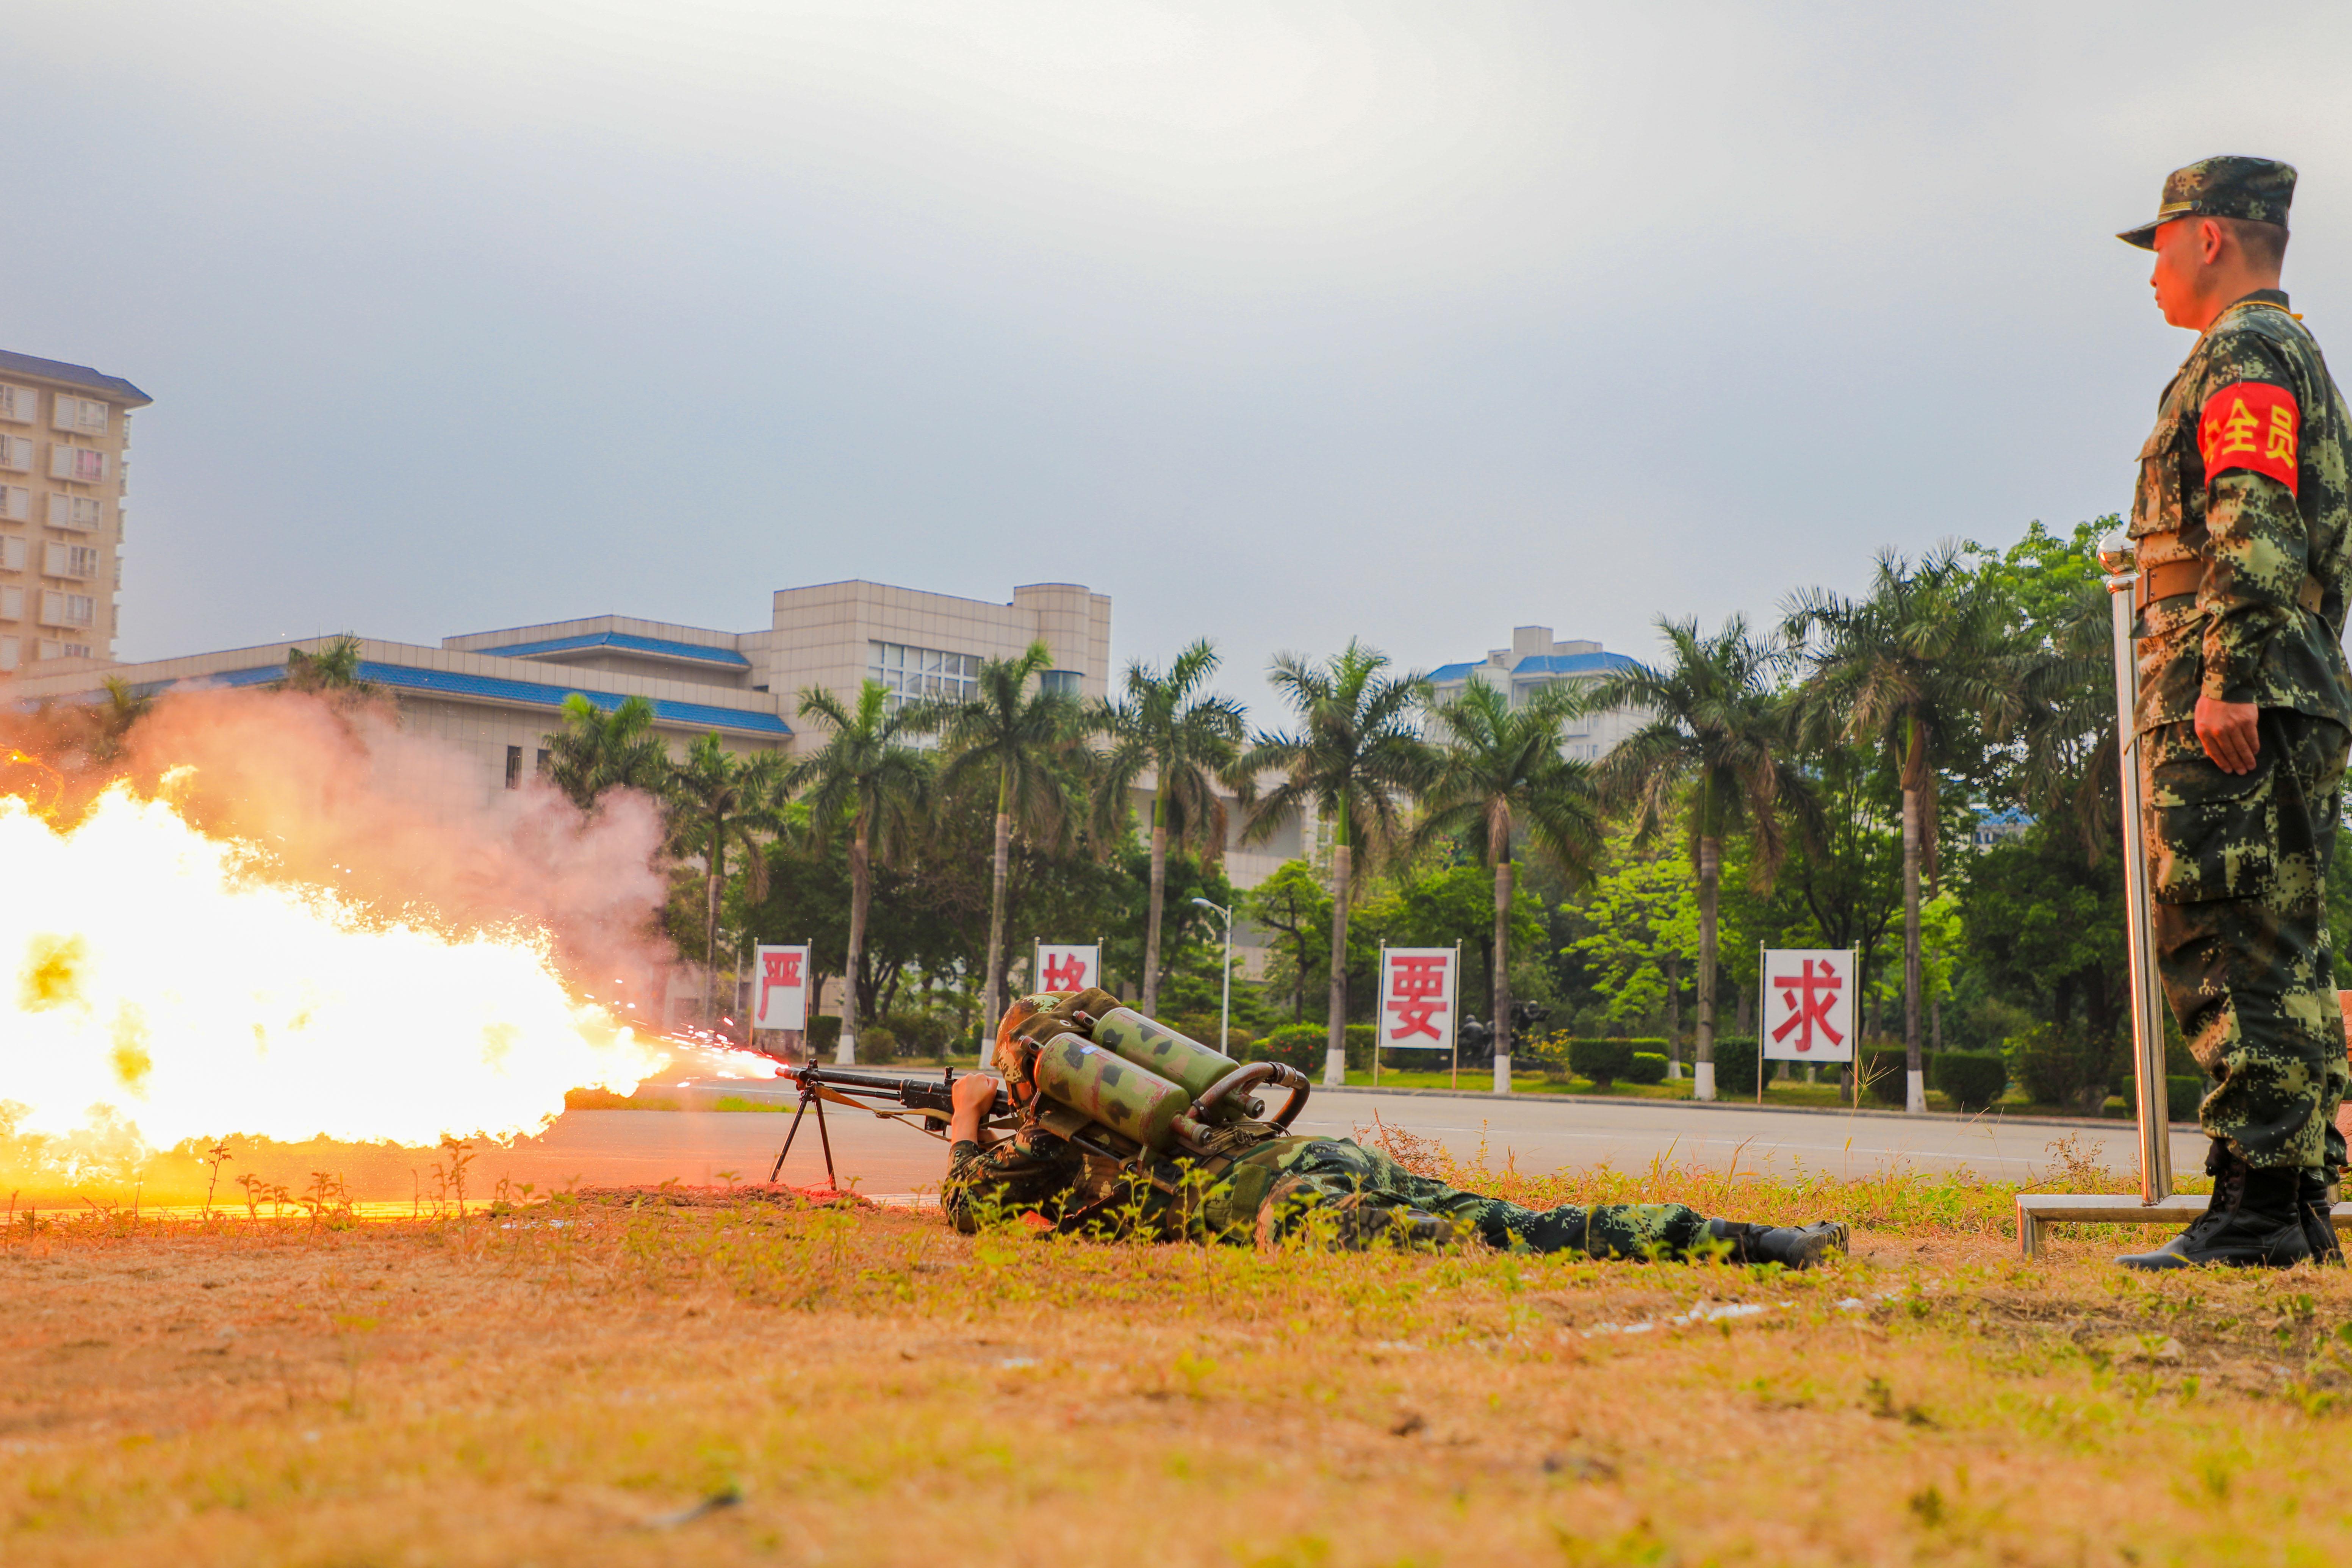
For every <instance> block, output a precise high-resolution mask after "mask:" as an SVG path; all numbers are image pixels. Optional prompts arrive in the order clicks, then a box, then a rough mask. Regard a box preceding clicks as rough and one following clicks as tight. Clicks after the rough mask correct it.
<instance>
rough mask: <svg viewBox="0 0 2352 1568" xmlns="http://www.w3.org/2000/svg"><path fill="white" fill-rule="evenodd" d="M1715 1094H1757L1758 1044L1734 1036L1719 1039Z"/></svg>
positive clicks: (1716, 1054)
mask: <svg viewBox="0 0 2352 1568" xmlns="http://www.w3.org/2000/svg"><path fill="white" fill-rule="evenodd" d="M1715 1092H1716V1093H1717V1094H1746V1095H1752V1094H1754V1093H1755V1092H1756V1042H1755V1041H1754V1040H1751V1039H1744V1038H1741V1037H1737V1036H1734V1037H1731V1038H1728V1039H1726V1038H1723V1037H1717V1039H1716V1042H1715Z"/></svg>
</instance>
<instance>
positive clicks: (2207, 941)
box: [2141, 708, 2352, 1179]
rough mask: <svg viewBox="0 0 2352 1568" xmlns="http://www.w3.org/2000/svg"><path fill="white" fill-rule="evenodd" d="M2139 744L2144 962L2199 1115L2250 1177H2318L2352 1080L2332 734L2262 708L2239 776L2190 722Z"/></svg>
mask: <svg viewBox="0 0 2352 1568" xmlns="http://www.w3.org/2000/svg"><path fill="white" fill-rule="evenodd" d="M2141 743H2142V745H2143V746H2144V747H2145V748H2146V754H2145V756H2144V758H2143V763H2142V765H2143V768H2144V770H2145V772H2144V773H2143V777H2144V779H2145V780H2146V782H2147V837H2148V846H2149V855H2150V858H2151V862H2152V864H2151V876H2150V881H2151V885H2152V887H2153V889H2154V891H2155V902H2156V910H2155V913H2156V921H2155V933H2156V948H2157V958H2158V968H2159V969H2160V971H2161V972H2162V973H2163V977H2164V990H2165V995H2166V999H2167V1000H2168V1001H2169V1002H2170V1004H2171V1005H2172V1013H2173V1016H2174V1017H2176V1018H2178V1019H2179V1021H2180V1028H2181V1032H2182V1034H2183V1035H2185V1036H2186V1037H2188V1041H2189V1049H2190V1050H2191V1051H2192V1052H2194V1053H2195V1055H2196V1057H2197V1060H2198V1062H2199V1063H2200V1065H2202V1066H2203V1067H2204V1068H2205V1070H2206V1071H2207V1072H2209V1073H2210V1074H2211V1075H2212V1076H2213V1077H2214V1078H2215V1079H2218V1080H2219V1081H2218V1084H2217V1086H2216V1087H2215V1089H2213V1092H2212V1093H2210V1094H2209V1095H2207V1096H2206V1097H2205V1102H2204V1104H2203V1105H2202V1106H2200V1108H2199V1120H2200V1122H2201V1123H2202V1124H2203V1126H2204V1129H2205V1131H2206V1132H2207V1133H2208V1134H2209V1135H2210V1136H2212V1137H2215V1138H2219V1139H2223V1140H2226V1141H2227V1142H2228V1143H2229V1144H2230V1146H2231V1149H2232V1150H2234V1151H2235V1152H2237V1154H2238V1155H2239V1157H2240V1158H2242V1159H2243V1160H2244V1161H2245V1162H2246V1163H2247V1164H2248V1165H2250V1166H2252V1167H2253V1168H2254V1169H2256V1170H2263V1169H2268V1168H2271V1167H2273V1166H2294V1167H2299V1168H2308V1169H2315V1170H2317V1169H2324V1170H2325V1171H2326V1173H2327V1174H2328V1176H2329V1177H2330V1178H2331V1179H2332V1178H2333V1177H2334V1175H2335V1174H2336V1173H2337V1172H2338V1171H2340V1170H2341V1169H2342V1167H2343V1163H2344V1140H2343V1137H2342V1135H2341V1134H2339V1133H2338V1132H2337V1131H2336V1125H2335V1122H2336V1107H2337V1105H2338V1104H2339V1103H2340V1102H2341V1101H2342V1100H2343V1098H2344V1092H2345V1087H2346V1083H2347V1076H2352V1075H2347V1068H2346V1063H2345V1054H2344V1029H2343V1023H2342V1015H2341V1013H2340V1011H2339V1010H2338V1008H2337V1005H2336V977H2335V962H2334V959H2333V957H2332V955H2331V952H2330V943H2329V940H2328V931H2327V901H2326V900H2327V872H2328V860H2329V858H2330V852H2331V851H2332V850H2333V848H2334V847H2335V843H2336V813H2337V808H2338V805H2339V804H2340V802H2339V795H2340V794H2341V788H2342V781H2343V777H2344V765H2345V756H2346V751H2347V737H2346V734H2345V731H2343V729H2342V728H2340V727H2339V726H2337V725H2336V724H2334V723H2332V722H2330V721H2327V720H2325V719H2315V718H2312V717H2311V716H2309V715H2307V714H2303V713H2297V712H2294V711H2293V710H2287V709H2275V708H2266V709H2264V710H2263V712H2262V719H2261V747H2260V750H2259V752H2258V753H2257V757H2256V761H2255V766H2254V771H2253V772H2252V773H2245V774H2231V773H2223V772H2222V771H2221V769H2220V768H2218V767H2216V766H2215V765H2214V764H2213V763H2212V762H2211V761H2210V759H2209V758H2207V757H2206V755H2205V753H2204V750H2203V748H2202V747H2200V745H2199V744H2198V743H2197V732H2196V726H2195V725H2193V724H2170V725H2166V726H2164V727H2162V728H2160V729H2158V730H2153V731H2148V732H2147V734H2146V735H2143V736H2142V737H2141Z"/></svg>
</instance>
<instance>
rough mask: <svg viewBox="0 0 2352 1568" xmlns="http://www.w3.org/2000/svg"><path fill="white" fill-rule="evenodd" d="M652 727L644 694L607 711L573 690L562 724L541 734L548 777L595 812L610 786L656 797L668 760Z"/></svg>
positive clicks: (575, 802)
mask: <svg viewBox="0 0 2352 1568" xmlns="http://www.w3.org/2000/svg"><path fill="white" fill-rule="evenodd" d="M653 725H654V705H653V704H652V703H650V702H648V701H646V700H645V699H644V698H642V697H625V698H623V699H622V700H621V704H620V706H619V707H617V708H614V709H611V710H605V709H603V708H599V707H597V706H596V705H595V704H594V703H593V702H591V701H589V700H588V699H587V698H585V697H583V696H582V695H581V694H580V693H579V692H577V691H575V692H573V693H572V695H570V696H569V697H566V698H565V699H564V700H563V728H562V729H561V730H558V731H553V732H552V733H550V734H546V735H542V736H541V737H540V738H541V740H543V741H545V742H547V776H548V778H549V779H550V780H551V782H552V783H553V784H554V785H555V787H556V788H558V789H560V790H562V792H563V793H564V794H565V795H568V796H570V797H571V800H572V805H576V806H578V807H579V808H580V809H581V810H583V811H593V810H594V809H595V807H596V802H597V799H598V798H599V797H600V796H602V795H604V792H605V791H606V790H609V789H634V790H642V791H643V792H645V793H646V795H653V796H656V798H658V797H659V796H660V795H662V793H663V790H664V788H665V787H666V786H667V784H668V782H669V777H670V763H669V752H667V750H666V749H665V748H664V747H663V745H662V742H661V737H659V736H658V735H656V734H655V733H653Z"/></svg>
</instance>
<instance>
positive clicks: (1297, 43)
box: [0, 0, 2352, 718]
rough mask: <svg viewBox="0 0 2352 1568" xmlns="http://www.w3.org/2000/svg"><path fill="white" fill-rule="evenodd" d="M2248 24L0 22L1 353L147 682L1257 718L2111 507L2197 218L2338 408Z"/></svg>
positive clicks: (2330, 314) (2333, 200)
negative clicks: (45, 382)
mask: <svg viewBox="0 0 2352 1568" xmlns="http://www.w3.org/2000/svg"><path fill="white" fill-rule="evenodd" d="M2221 15H2222V14H2221V13H2217V12H2215V11H2214V10H2213V9H2212V8H2211V7H2210V6H2200V5H2180V6H2166V5H2150V4H2146V3H2140V4H2133V5H2116V6H2113V7H2098V6H2093V5H2065V6H2053V5H2047V4H2038V5H2020V6H2014V7H2003V6H1971V7H1949V6H1944V7H1927V6H1888V5H1853V6H1837V5H1806V6H1802V7H1799V6H1795V5H1788V6H1776V7H1768V6H1761V5H1757V6H1744V5H1660V6H1648V7H1630V6H1625V5H1608V6H1600V5H1593V6H1580V5H1559V4H1549V5H1524V6H1514V5H1465V4H1445V5H1434V4H1421V5H1398V6H1391V5H1304V4H1294V5H1285V4H1276V3H1269V0H1246V3H1243V4H1236V5H1149V4H1122V3H1118V0H1076V3H1070V4H1047V3H1039V4H1028V5H989V4H980V3H975V0H942V3H937V4H933V3H915V0H905V3H893V0H845V3H842V4H835V5H817V4H794V3H792V0H743V3H740V4H734V3H726V4H720V3H704V0H658V3H656V0H643V3H637V0H630V3H619V0H610V3H605V0H541V3H536V4H513V3H501V0H402V3H401V4H399V5H381V4H374V3H365V4H321V3H320V0H302V3H297V4H268V3H246V4H235V3H227V0H207V3H205V4H200V5H189V4H179V3H163V0H153V3H127V4H123V3H118V4H107V3H103V0H60V3H47V0H15V3H14V4H12V5H9V7H8V14H7V25H6V27H5V40H0V59H5V62H6V64H7V66H8V67H9V69H8V72H7V77H8V80H9V83H10V90H9V93H8V96H7V106H8V112H7V114H6V116H5V119H6V122H7V123H8V125H9V126H10V128H11V134H10V135H9V136H8V137H7V138H6V139H5V141H6V144H7V146H8V149H9V153H8V154H7V155H6V156H5V158H0V163H4V164H5V167H6V169H7V171H8V184H9V185H10V188H11V199H10V201H9V204H8V206H9V211H10V213H11V215H12V219H13V221H12V223H11V225H10V242H9V243H8V244H7V245H6V246H5V247H0V347H7V348H13V349H16V350H19V351H22V352H26V353H36V354H42V355H47V356H49V357H52V358H57V359H63V360H70V361H75V362H79V363H89V364H94V365H97V366H98V367H100V368H101V369H103V370H105V371H108V372H110V373H111V374H118V375H122V376H126V377H128V378H130V379H131V380H132V381H134V382H136V383H138V384H140V385H141V386H142V387H143V388H145V389H146V390H147V392H148V393H149V394H150V395H152V396H153V397H154V399H155V405H154V406H153V407H152V408H151V409H149V410H147V411H145V412H143V413H142V414H141V415H139V416H138V417H137V420H136V422H135V427H136V436H135V448H134V453H133V458H132V462H131V496H132V506H131V514H130V516H131V525H130V533H129V539H128V546H127V551H126V567H125V574H124V582H123V593H122V637H121V654H122V656H123V657H125V658H157V657H163V656H168V655H174V654H182V653H192V652H199V651H203V650H205V649H210V648H215V647H232V646H236V645H240V644H244V643H248V642H253V641H259V640H265V639H268V638H273V637H279V636H282V635H307V634H310V633H314V632H322V631H334V630H341V629H346V628H348V629H352V630H355V631H359V632H362V633H365V634H367V635H371V636H375V637H394V638H403V639H409V640H415V641H419V642H427V643H431V642H437V641H438V640H439V639H440V637H443V636H445V635H446V634H449V633H453V632H460V631H467V630H477V629H487V628H490V627H495V626H511V625H517V624H522V623H528V622H532V621H542V620H553V619H559V618H563V617H569V616H583V615H594V614H600V613H604V612H617V613H621V614H625V615H634V616H648V617H652V618H656V619H663V620H674V621H683V622H688V623H691V624H696V625H701V626H719V627H725V628H729V629H734V630H746V629H751V628H753V627H756V626H764V625H766V624H767V622H768V618H769V613H770V612H769V600H768V594H769V592H770V591H771V590H772V589H774V588H777V587H782V586H786V585H791V584H803V583H817V582H825V581H829V580H832V579H835V578H841V577H867V578H874V579H877V580H879V581H882V582H887V583H897V584H908V585H910V586H915V587H920V588H928V589H934V590H938V591H940V592H944V593H952V594H962V595H971V596H973V597H978V598H985V599H994V600H998V601H1003V600H1004V599H1007V598H1009V597H1010V595H1011V590H1012V588H1013V584H1018V583H1028V582H1037V581H1077V582H1083V583H1086V584H1090V585H1092V586H1093V587H1095V588H1096V589H1097V590H1099V591H1103V592H1108V593H1109V594H1110V595H1113V598H1114V601H1115V603H1114V612H1113V613H1114V620H1113V639H1114V640H1113V654H1114V657H1115V658H1117V659H1118V661H1120V662H1121V663H1124V662H1125V661H1126V660H1128V659H1130V658H1148V659H1153V660H1164V659H1165V658H1167V657H1168V655H1169V654H1170V653H1171V652H1172V651H1173V650H1174V649H1175V648H1176V647H1178V646H1180V645H1181V643H1182V642H1184V641H1186V640H1188V639H1190V638H1192V637H1201V636H1207V637H1213V638H1214V639H1215V640H1216V642H1217V644H1218V646H1219V647H1220V648H1221V649H1222V650H1223V653H1224V654H1225V656H1226V659H1227V679H1226V684H1227V686H1228V688H1229V689H1231V690H1232V691H1233V692H1234V694H1235V695H1237V696H1241V697H1244V698H1245V699H1248V700H1252V701H1253V702H1254V703H1255V704H1257V705H1258V707H1259V710H1260V711H1261V713H1262V714H1264V715H1265V717H1268V718H1271V717H1273V716H1274V715H1273V714H1272V712H1271V711H1270V710H1268V708H1267V707H1266V694H1265V688H1264V686H1263V684H1262V680H1261V672H1262V670H1263V668H1264V666H1265V661H1266V658H1268V656H1269V655H1270V654H1271V653H1273V652H1274V651H1276V650H1277V649H1295V650H1298V651H1301V652H1305V653H1308V654H1313V655H1320V654H1325V653H1328V652H1330V651H1332V650H1334V649H1335V648H1337V647H1339V646H1340V645H1342V644H1343V643H1345V641H1346V640H1347V639H1348V638H1349V637H1351V636H1360V637H1365V638H1366V639H1368V640H1369V641H1370V642H1372V643H1373V644H1375V645H1377V646H1379V647H1382V648H1384V649H1386V650H1388V651H1389V652H1391V654H1393V655H1394V656H1395V657H1396V658H1398V660H1399V661H1400V662H1401V663H1403V664H1407V665H1415V666H1422V667H1428V666H1433V665H1435V664H1439V663H1444V662H1446V661H1449V660H1453V659H1458V658H1478V657H1481V656H1482V655H1483V653H1484V651H1485V650H1486V648H1488V647H1497V646H1502V645H1503V644H1505V643H1507V640H1508V637H1509V632H1510V628H1511V627H1512V626H1515V625H1518V624H1543V625H1549V626H1553V627H1554V628H1556V630H1557V632H1558V634H1559V636H1561V637H1597V638H1600V639H1601V640H1603V641H1604V642H1605V643H1606V644H1607V645H1608V646H1609V647H1612V648H1620V649H1624V650H1626V651H1629V652H1633V653H1635V654H1637V655H1645V654H1647V653H1648V652H1649V651H1650V649H1651V648H1652V647H1653V646H1654V633H1653V631H1652V629H1651V626H1650V622H1651V619H1652V617H1653V616H1655V615H1658V614H1660V613H1665V614H1669V615H1674V616H1686V615H1696V616H1699V617H1700V618H1701V619H1702V620H1704V621H1706V622H1708V623H1710V624H1711V623H1713V622H1715V621H1717V620H1718V619H1719V618H1720V617H1722V616H1725V615H1727V614H1729V613H1732V612H1735V611H1744V612H1746V613H1748V615H1750V616H1753V617H1758V618H1769V617H1770V616H1772V614H1773V612H1774V611H1775V609H1776V607H1777V606H1778V605H1779V604H1780V601H1781V599H1782V597H1783V595H1785V594H1786V593H1787V592H1788V591H1789V590H1790V588H1791V587H1794V586H1796V585H1799V584H1824V585H1828V586H1832V587H1838V588H1853V587H1856V586H1859V585H1860V584H1861V583H1862V581H1863V580H1864V574H1866V572H1867V569H1868V564H1869V557H1870V555H1871V552H1873V551H1874V550H1875V549H1877V548H1878V547H1880V546H1882V545H1889V544H1892V545H1895V546H1898V547H1901V548H1903V549H1906V550H1913V551H1916V550H1918V549H1921V548H1924V547H1926V546H1927V545H1929V544H1931V543H1933V542H1935V541H1936V540H1937V539H1938V538H1941V537H1944V536H1947V535H1964V536H1975V537H1978V538H1980V539H1985V540H1988V541H1992V540H2000V541H2006V540H2009V539H2011V538H2013V537H2014V536H2016V535H2017V534H2018V533H2019V532H2021V531H2022V530H2023V528H2024V526H2025V524H2026V522H2027V521H2028V520H2030V519H2032V518H2037V517H2039V518H2042V519H2045V520H2048V521H2051V522H2053V523H2054V524H2068V523H2072V522H2073V521H2075V520H2077V519H2082V518H2087V517H2091V516H2095V515H2097V514H2099V513H2102V512H2106V511H2112V510H2117V509H2119V508H2120V507H2122V506H2124V505H2125V504H2126V502H2127V500H2128V499H2129V494H2130V487H2131V479H2132V464H2133V457H2134V454H2135V453H2136V452H2137V449H2138V445H2139V442H2140V440H2141V439H2142V437H2144V435H2145V433H2146V430H2147V426H2148V424H2149V423H2150V418H2151V415H2152V413H2153V410H2154V407H2155V403H2156V398H2157V395H2158V392H2159V390H2160V389H2161V387H2162V384H2163V382H2164V380H2165V378H2166V376H2167V375H2168V374H2169V373H2170V371H2171V369H2172V367H2173V366H2174V365H2175V364H2176V363H2179V359H2180V357H2181V356H2182V355H2183V354H2184V353H2186V352H2187V350H2188V348H2189V338H2188V336H2187V335H2186V334H2184V333H2181V332H2179V331H2175V330H2173V329H2170V328H2168V327H2166V326H2165V325H2163V323H2162V321H2160V319H2159V318H2158V316H2157V314H2156V312H2155V310H2154V307H2153V306H2152V305H2151V304H2150V302H2149V299H2148V291H2147V258H2146V257H2145V256H2144V254H2143V253H2141V252H2138V251H2135V250H2131V249H2129V248H2127V247H2125V246H2123V245H2121V244H2119V243H2118V242H2117V241H2116V240H2115V239H2114V238H2112V237H2111V236H2112V235H2113V233H2114V232H2115V231H2116V229H2118V228H2121V227H2124V226H2127V225H2130V224H2133V223H2136V222H2138V221H2141V220H2143V219H2144V218H2146V217H2147V216H2152V214H2153V211H2154V208H2155V205H2156V201H2157V193H2158V185H2159V184H2160V182H2161V180H2162V178H2163V176H2164V174H2165V173H2166V171H2167V170H2168V169H2171V168H2172V167H2174V166H2176V165H2178V164H2179V163H2185V162H2187V161H2189V160H2190V159H2192V158H2196V157H2199V156H2202V155H2205V154H2209V153H2219V152H2242V153H2263V154H2269V155H2273V156H2280V157H2284V158H2287V159H2290V160H2292V161H2293V162H2294V163H2296V164H2297V165H2299V166H2300V168H2301V169H2302V172H2303V184H2302V186H2301V188H2300V189H2299V191H2298V193H2297V199H2296V203H2295V208H2294V229H2295V235H2296V238H2295V241H2294V247H2293V250H2292V252H2291V253H2290V256H2289V259H2288V264H2287V278H2286V283H2287V287H2288V288H2289V289H2291V290H2292V291H2293V292H2294V300H2295V304H2296V307H2297V308H2298V309H2300V310H2304V311H2305V313H2306V315H2307V317H2308V320H2309V321H2310V324H2311V325H2312V326H2313V328H2314V329H2315V331H2317V333H2318V335H2319V338H2320V341H2321V342H2322V343H2323V344H2326V345H2329V346H2333V347H2335V348H2336V349H2337V351H2338V352H2339V353H2352V290H2348V289H2347V284H2352V104H2347V96H2352V11H2347V9H2346V8H2344V7H2340V6H2336V7H2327V6H2302V5H2292V4H2275V5H2268V6H2264V7H2262V8H2260V9H2259V11H2258V12H2249V13H2246V15H2245V16H2243V17H2242V18H2241V19H2240V21H2242V23H2243V25H2240V21H2230V22H2227V23H2226V24H2225V23H2224V22H2222V21H2221V20H2219V18H2220V17H2221ZM2230 15H2231V16H2235V14H2234V13H2231V14H2230Z"/></svg>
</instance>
